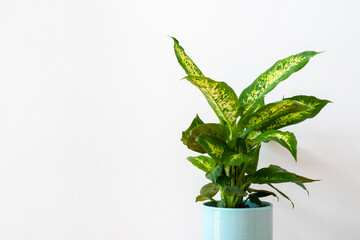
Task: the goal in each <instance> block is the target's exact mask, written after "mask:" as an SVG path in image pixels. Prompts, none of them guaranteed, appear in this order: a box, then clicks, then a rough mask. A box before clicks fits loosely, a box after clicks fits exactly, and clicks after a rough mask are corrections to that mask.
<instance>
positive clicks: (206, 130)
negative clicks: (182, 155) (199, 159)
mask: <svg viewBox="0 0 360 240" xmlns="http://www.w3.org/2000/svg"><path fill="white" fill-rule="evenodd" d="M202 134H203V135H208V136H213V137H216V138H218V139H220V140H222V141H224V142H226V140H227V139H228V137H229V129H228V128H227V127H225V126H224V125H221V124H217V123H206V124H201V125H198V126H196V127H195V128H193V129H192V130H191V134H190V136H189V138H188V141H187V147H188V148H189V149H191V150H194V151H196V152H200V153H206V151H205V149H204V148H203V146H202V145H201V144H200V143H199V142H197V141H195V139H196V138H197V136H199V135H202Z"/></svg>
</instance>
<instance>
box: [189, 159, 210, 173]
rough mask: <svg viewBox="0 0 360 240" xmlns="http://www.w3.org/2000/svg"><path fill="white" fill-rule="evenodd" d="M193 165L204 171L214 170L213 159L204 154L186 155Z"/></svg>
mask: <svg viewBox="0 0 360 240" xmlns="http://www.w3.org/2000/svg"><path fill="white" fill-rule="evenodd" d="M187 159H188V160H189V161H190V162H191V163H192V164H193V165H194V166H195V167H197V168H199V169H200V170H203V171H204V172H211V171H212V170H214V168H215V166H216V163H215V161H214V159H212V158H209V157H206V156H197V157H188V158H187Z"/></svg>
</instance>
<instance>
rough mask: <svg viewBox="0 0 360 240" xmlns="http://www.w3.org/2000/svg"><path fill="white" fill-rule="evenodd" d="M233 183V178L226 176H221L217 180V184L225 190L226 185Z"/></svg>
mask: <svg viewBox="0 0 360 240" xmlns="http://www.w3.org/2000/svg"><path fill="white" fill-rule="evenodd" d="M230 181H231V178H230V177H228V176H226V175H221V176H220V177H218V178H217V179H216V184H217V185H218V186H220V187H222V188H223V189H226V185H228V183H229V182H230Z"/></svg>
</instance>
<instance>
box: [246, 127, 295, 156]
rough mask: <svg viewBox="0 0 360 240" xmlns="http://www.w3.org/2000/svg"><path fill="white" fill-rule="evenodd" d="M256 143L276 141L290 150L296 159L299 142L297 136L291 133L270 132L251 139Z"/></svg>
mask: <svg viewBox="0 0 360 240" xmlns="http://www.w3.org/2000/svg"><path fill="white" fill-rule="evenodd" d="M251 140H252V141H254V142H269V141H275V142H278V143H280V144H281V145H282V146H283V147H285V148H286V149H288V150H289V151H290V153H291V155H292V156H293V157H294V158H295V161H296V160H297V159H296V151H297V141H296V138H295V135H294V134H293V133H291V132H282V131H279V130H268V131H266V132H264V133H262V134H260V135H258V136H257V137H255V138H253V139H251Z"/></svg>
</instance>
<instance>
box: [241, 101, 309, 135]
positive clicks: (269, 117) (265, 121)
mask: <svg viewBox="0 0 360 240" xmlns="http://www.w3.org/2000/svg"><path fill="white" fill-rule="evenodd" d="M309 109H311V107H310V106H308V105H305V104H302V103H300V102H298V101H294V100H283V101H279V102H274V103H269V104H267V105H265V106H263V107H261V108H260V109H259V110H257V111H256V112H255V113H254V114H252V115H250V116H248V117H247V118H244V119H243V120H242V121H241V122H239V124H241V125H243V126H245V128H246V130H245V131H243V132H242V133H241V134H240V137H243V136H245V135H246V134H248V133H249V132H250V131H252V130H262V129H265V128H266V127H267V126H269V125H271V124H272V123H273V121H275V120H276V119H277V118H279V117H282V116H286V115H288V114H290V113H296V112H301V111H306V110H309Z"/></svg>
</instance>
